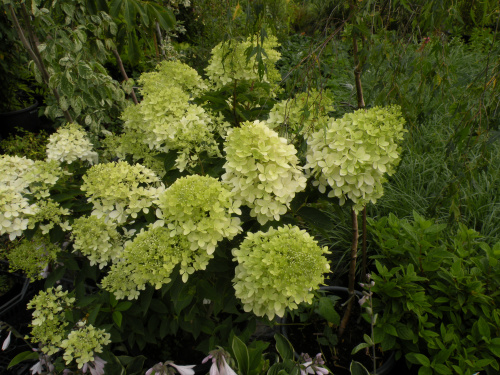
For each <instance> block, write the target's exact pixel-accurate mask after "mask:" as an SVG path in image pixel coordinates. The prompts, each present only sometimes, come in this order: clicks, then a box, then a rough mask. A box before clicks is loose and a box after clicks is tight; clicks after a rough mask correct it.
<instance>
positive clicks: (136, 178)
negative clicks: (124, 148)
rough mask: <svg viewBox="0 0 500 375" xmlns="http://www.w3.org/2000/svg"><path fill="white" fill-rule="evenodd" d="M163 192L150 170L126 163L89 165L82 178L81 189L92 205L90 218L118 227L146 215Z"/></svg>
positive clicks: (158, 180)
mask: <svg viewBox="0 0 500 375" xmlns="http://www.w3.org/2000/svg"><path fill="white" fill-rule="evenodd" d="M164 189H165V188H164V186H163V184H162V183H161V181H160V179H159V178H158V176H157V175H156V174H155V173H154V172H153V171H151V170H150V169H148V168H146V167H144V166H142V165H140V164H136V165H130V164H128V163H126V162H117V163H103V164H97V165H94V166H92V167H91V168H90V169H89V170H88V171H87V173H86V174H85V175H84V176H83V184H82V186H81V190H82V191H85V195H86V196H87V198H88V200H89V202H91V203H92V204H93V205H94V210H93V211H92V215H95V216H97V217H98V218H101V217H104V218H105V220H106V221H108V220H111V221H113V222H115V223H117V224H123V223H125V222H126V221H127V220H128V219H129V217H132V218H133V219H135V218H137V215H138V214H139V213H140V212H141V211H142V212H144V213H148V212H149V207H150V206H151V204H152V203H153V201H154V200H155V199H157V198H158V196H159V194H160V193H162V192H163V191H164Z"/></svg>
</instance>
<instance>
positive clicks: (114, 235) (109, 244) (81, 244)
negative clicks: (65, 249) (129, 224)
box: [71, 216, 123, 268]
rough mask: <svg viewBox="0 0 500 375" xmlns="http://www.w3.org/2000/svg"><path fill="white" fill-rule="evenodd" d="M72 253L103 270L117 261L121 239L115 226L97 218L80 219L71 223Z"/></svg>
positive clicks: (121, 246) (120, 249)
mask: <svg viewBox="0 0 500 375" xmlns="http://www.w3.org/2000/svg"><path fill="white" fill-rule="evenodd" d="M71 238H72V240H73V241H74V243H73V251H79V252H81V253H82V254H83V255H85V256H86V257H87V258H89V260H90V264H91V265H94V264H98V265H99V268H103V267H104V266H105V265H107V264H108V263H109V262H114V261H115V260H116V259H118V258H119V257H120V255H121V253H122V251H123V243H122V237H121V236H120V233H118V230H117V227H116V224H114V223H113V222H112V221H107V222H106V221H105V220H104V218H103V217H100V218H98V217H97V216H89V217H83V216H82V217H80V218H78V219H76V220H75V222H74V223H73V231H72V232H71Z"/></svg>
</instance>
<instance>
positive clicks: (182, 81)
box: [139, 61, 207, 97]
mask: <svg viewBox="0 0 500 375" xmlns="http://www.w3.org/2000/svg"><path fill="white" fill-rule="evenodd" d="M139 83H140V84H141V85H142V92H143V93H145V94H149V93H151V92H156V91H161V90H163V89H164V88H165V87H179V88H181V89H182V90H183V91H184V92H186V93H189V94H190V95H192V96H195V97H196V96H199V95H200V94H201V93H202V92H203V91H205V90H206V89H207V84H206V83H205V82H204V81H203V79H202V78H201V77H200V75H199V74H198V73H197V72H196V70H194V69H193V68H191V67H190V66H189V65H187V64H184V63H183V62H180V61H162V62H161V63H160V64H159V65H158V66H157V67H156V72H149V73H143V74H142V75H141V77H140V79H139Z"/></svg>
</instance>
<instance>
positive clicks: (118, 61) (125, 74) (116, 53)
mask: <svg viewBox="0 0 500 375" xmlns="http://www.w3.org/2000/svg"><path fill="white" fill-rule="evenodd" d="M113 54H114V55H115V58H116V62H117V63H118V66H119V68H120V72H121V73H122V76H123V79H125V81H128V76H127V72H126V71H125V67H124V66H123V61H122V59H121V57H120V54H119V53H118V51H117V50H116V49H113ZM130 95H131V96H132V100H133V101H134V103H135V104H139V102H138V101H137V96H135V90H134V88H133V87H132V92H131V93H130Z"/></svg>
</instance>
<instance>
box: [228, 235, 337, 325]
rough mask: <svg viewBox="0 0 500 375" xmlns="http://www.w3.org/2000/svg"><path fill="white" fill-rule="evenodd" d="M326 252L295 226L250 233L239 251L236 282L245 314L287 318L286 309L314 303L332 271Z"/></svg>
mask: <svg viewBox="0 0 500 375" xmlns="http://www.w3.org/2000/svg"><path fill="white" fill-rule="evenodd" d="M327 253H328V251H327V248H326V247H324V248H323V249H322V248H320V247H319V246H318V243H317V242H316V241H315V240H314V239H313V238H312V237H311V236H310V235H309V234H308V233H307V232H306V231H304V230H300V229H299V228H298V227H295V226H290V225H288V226H285V227H280V228H278V229H273V228H271V229H269V231H268V232H267V233H264V232H257V233H248V234H247V236H246V238H245V239H244V240H243V242H242V243H241V245H240V247H239V248H238V249H233V255H234V260H235V261H237V262H238V265H237V266H236V269H235V277H234V279H233V283H234V289H235V291H236V292H235V295H236V297H238V298H239V299H240V300H241V302H242V303H243V308H244V310H245V311H247V312H248V311H252V312H253V313H254V314H255V315H257V316H264V315H267V316H268V318H269V319H272V318H273V317H274V316H275V315H278V316H283V314H284V313H285V309H287V308H289V309H292V310H293V309H296V308H297V305H298V304H299V303H301V302H306V303H311V302H312V299H313V297H314V295H313V293H312V290H314V289H318V288H319V285H320V284H322V283H323V282H324V276H323V274H324V273H325V272H328V271H329V270H330V266H329V264H328V261H327V259H326V258H325V257H324V256H323V254H327Z"/></svg>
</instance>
